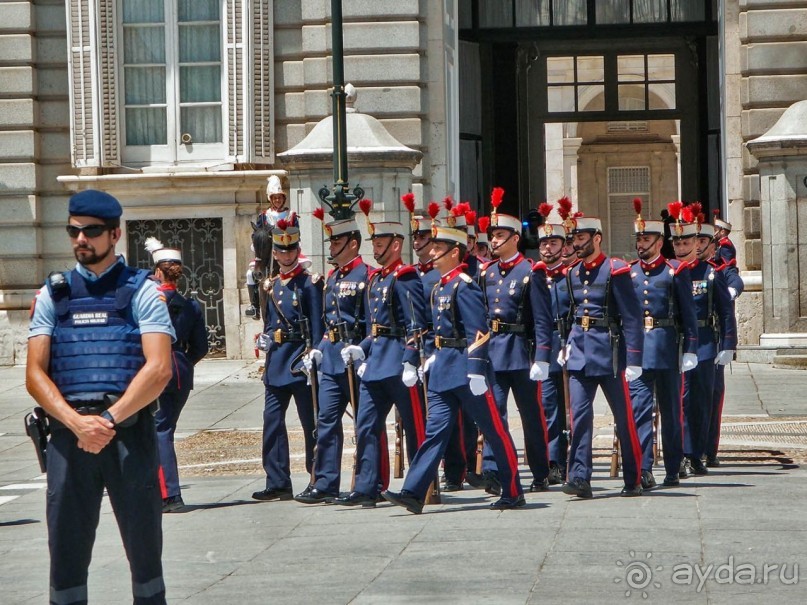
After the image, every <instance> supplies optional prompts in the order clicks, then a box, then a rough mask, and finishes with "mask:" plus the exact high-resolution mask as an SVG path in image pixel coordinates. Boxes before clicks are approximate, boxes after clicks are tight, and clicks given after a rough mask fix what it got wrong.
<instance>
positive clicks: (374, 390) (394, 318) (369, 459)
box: [335, 221, 426, 507]
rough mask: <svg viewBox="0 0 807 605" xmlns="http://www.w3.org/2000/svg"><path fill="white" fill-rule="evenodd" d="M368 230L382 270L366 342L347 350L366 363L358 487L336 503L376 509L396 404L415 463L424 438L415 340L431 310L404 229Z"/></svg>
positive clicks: (370, 302) (373, 284)
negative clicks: (406, 251)
mask: <svg viewBox="0 0 807 605" xmlns="http://www.w3.org/2000/svg"><path fill="white" fill-rule="evenodd" d="M368 226H369V230H370V236H371V240H372V243H373V257H374V258H375V261H376V262H377V263H378V264H379V265H380V267H381V268H380V269H377V270H373V271H371V273H370V278H369V283H368V285H367V288H366V291H367V309H368V313H367V333H368V334H367V337H366V338H365V339H364V340H363V341H362V342H361V344H360V346H356V345H347V346H345V347H344V348H343V349H342V357H343V359H345V361H346V362H347V357H348V356H351V357H352V358H353V359H354V361H355V360H359V361H363V362H364V363H363V364H362V365H361V367H360V368H359V376H360V377H361V388H360V395H359V414H358V418H357V419H356V428H357V437H358V438H357V443H356V461H357V462H356V477H355V485H354V488H353V491H351V492H350V493H349V494H347V495H345V496H343V497H339V498H337V499H336V500H335V502H336V503H337V504H343V505H346V506H357V505H361V506H363V507H375V504H376V499H377V497H378V495H379V490H378V487H379V468H380V457H386V458H387V459H389V452H388V451H387V450H386V449H383V450H382V449H381V446H380V444H381V440H380V438H379V436H380V435H381V434H382V433H386V418H387V415H388V414H389V412H390V409H391V408H392V404H393V403H394V404H395V406H396V407H397V409H398V412H399V414H400V416H401V421H402V423H403V428H404V434H405V436H406V453H407V456H408V458H409V461H410V462H411V461H412V459H413V458H414V456H415V452H417V449H418V447H419V446H420V444H421V443H422V442H423V439H424V438H425V431H426V419H425V417H424V413H425V409H424V407H423V401H422V399H421V396H420V393H419V392H418V388H417V386H416V385H417V382H418V373H417V367H418V365H419V364H420V360H419V353H418V350H417V349H416V348H415V341H416V339H417V338H418V337H419V335H420V333H421V332H422V331H423V330H425V329H426V311H425V302H424V296H423V285H422V282H421V281H420V279H419V278H418V274H417V271H416V269H415V267H413V266H412V265H404V264H403V261H402V260H401V251H402V248H403V244H404V238H405V232H404V227H403V225H402V224H401V223H397V222H391V221H389V222H378V223H369V221H368ZM384 444H385V446H386V441H384Z"/></svg>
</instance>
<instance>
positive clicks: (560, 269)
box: [546, 263, 566, 277]
mask: <svg viewBox="0 0 807 605" xmlns="http://www.w3.org/2000/svg"><path fill="white" fill-rule="evenodd" d="M565 273H566V265H564V264H563V263H558V264H557V265H555V266H554V267H552V268H551V269H549V268H547V270H546V276H547V277H558V276H559V275H564V274H565Z"/></svg>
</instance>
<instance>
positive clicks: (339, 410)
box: [294, 218, 389, 504]
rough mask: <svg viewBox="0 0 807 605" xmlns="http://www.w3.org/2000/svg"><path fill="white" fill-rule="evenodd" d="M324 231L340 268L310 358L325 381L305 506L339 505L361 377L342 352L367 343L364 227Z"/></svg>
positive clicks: (344, 224)
mask: <svg viewBox="0 0 807 605" xmlns="http://www.w3.org/2000/svg"><path fill="white" fill-rule="evenodd" d="M324 228H325V233H326V234H327V236H328V241H329V242H330V256H329V257H328V261H329V262H330V263H332V264H334V265H335V266H336V268H335V269H332V270H331V272H330V273H329V274H328V278H327V280H326V281H325V291H324V311H323V313H324V324H325V325H324V329H325V332H324V335H323V338H322V340H321V342H320V343H319V345H318V347H317V348H315V349H313V350H312V351H309V352H308V353H307V354H306V356H305V357H304V363H305V364H306V367H307V368H309V371H311V369H312V368H313V364H316V365H317V366H318V367H319V369H320V370H321V371H322V380H320V383H319V415H318V417H317V459H316V463H315V465H314V476H315V483H314V485H313V486H309V487H308V488H306V489H305V490H304V491H303V492H302V493H300V494H298V495H297V496H295V497H294V499H295V500H297V501H298V502H302V503H303V504H318V503H321V502H333V500H334V498H336V497H337V496H339V482H340V479H341V474H342V473H341V466H342V445H343V443H344V434H343V432H342V416H343V415H344V413H345V410H346V408H347V405H348V403H349V402H350V401H351V399H353V400H356V401H358V399H357V398H358V376H357V375H355V372H354V373H353V374H352V375H351V376H348V372H351V370H350V369H349V368H347V367H346V364H345V361H344V360H343V358H342V349H344V348H345V347H347V346H350V345H358V344H359V343H360V342H361V341H362V340H364V337H365V318H366V317H367V306H366V305H367V303H366V301H367V298H366V297H365V296H364V288H365V286H366V285H367V279H368V274H369V271H368V267H367V265H366V264H365V263H364V261H362V259H361V257H360V256H359V248H360V246H361V232H360V231H359V227H358V225H357V224H356V221H355V219H352V218H350V219H347V220H340V221H333V222H330V223H327V224H325V226H324ZM354 367H355V366H354ZM356 369H357V368H356ZM351 386H352V388H351ZM351 391H352V392H351ZM354 422H355V418H354ZM384 436H386V434H385V435H383V436H382V437H384ZM384 447H386V446H384ZM388 466H389V459H388V458H387V467H388Z"/></svg>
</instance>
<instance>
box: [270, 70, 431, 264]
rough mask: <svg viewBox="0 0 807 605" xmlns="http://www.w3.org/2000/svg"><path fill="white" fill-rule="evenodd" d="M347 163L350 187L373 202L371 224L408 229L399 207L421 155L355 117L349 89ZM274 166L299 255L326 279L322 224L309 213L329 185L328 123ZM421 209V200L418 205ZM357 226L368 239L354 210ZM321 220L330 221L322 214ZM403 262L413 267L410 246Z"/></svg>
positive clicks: (367, 256) (368, 255) (370, 120)
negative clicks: (283, 180) (285, 184)
mask: <svg viewBox="0 0 807 605" xmlns="http://www.w3.org/2000/svg"><path fill="white" fill-rule="evenodd" d="M346 88H347V89H352V94H351V92H349V93H348V95H349V96H348V100H347V104H348V109H347V157H348V166H349V171H350V187H351V189H352V188H353V187H356V186H357V185H358V186H361V188H362V189H364V192H365V198H369V199H371V200H372V201H373V209H372V212H371V215H370V218H371V220H374V221H382V220H388V221H399V222H402V223H403V224H404V225H407V224H408V223H409V216H408V213H407V212H406V209H405V208H404V207H403V205H402V204H401V195H403V194H404V193H406V192H407V191H410V190H411V189H412V171H413V170H414V169H415V167H416V166H417V165H418V164H419V163H420V161H421V158H422V157H423V154H422V153H421V152H420V151H416V150H414V149H410V148H409V147H406V146H405V145H403V144H402V143H400V142H399V141H398V140H397V139H396V138H395V137H393V136H392V135H391V134H390V133H389V132H388V131H387V129H386V128H384V125H383V124H381V122H379V121H378V120H377V119H375V118H374V117H372V116H370V115H367V114H364V113H359V112H357V111H356V110H355V108H354V107H353V103H355V100H356V94H355V89H353V87H352V86H351V85H349V84H348V86H347V87H346ZM277 157H278V160H279V161H280V162H281V163H282V164H283V167H284V168H286V169H287V170H288V172H289V206H290V209H291V210H293V211H295V212H297V214H298V215H299V217H300V231H301V234H302V249H303V252H304V253H305V254H306V256H308V258H309V259H310V260H311V261H312V267H311V270H312V271H316V272H320V273H327V271H328V269H329V268H330V267H329V265H328V264H327V260H326V257H327V255H328V247H327V245H326V244H325V243H324V241H323V240H324V234H323V230H322V223H321V222H320V221H319V220H318V219H316V218H314V216H313V215H312V212H313V210H314V208H317V207H319V206H321V202H320V199H319V190H320V189H321V188H322V187H323V186H324V187H330V186H332V185H333V127H332V125H331V117H330V116H329V117H327V118H324V119H323V120H321V121H320V122H319V123H317V125H316V126H314V128H313V130H311V132H310V133H309V134H308V136H307V137H305V139H303V140H302V141H300V143H299V144H297V145H295V146H294V147H293V148H292V149H290V150H288V151H284V152H283V153H279V154H278V156H277ZM418 206H420V207H424V206H425V203H424V200H422V199H418ZM356 213H357V215H356V221H357V222H358V224H359V227H360V228H361V229H362V232H363V233H364V234H365V235H364V237H367V235H366V233H367V225H366V220H365V218H364V215H363V214H362V213H361V211H360V210H359V209H358V207H356ZM325 220H326V221H329V220H331V217H330V216H329V215H328V214H327V208H326V214H325ZM404 251H405V255H404V261H405V262H412V260H413V259H412V246H411V242H409V241H408V240H407V242H406V244H405V245H404ZM362 252H363V256H364V260H365V261H366V262H368V263H369V264H375V263H373V256H372V251H371V249H370V246H369V245H364V246H362Z"/></svg>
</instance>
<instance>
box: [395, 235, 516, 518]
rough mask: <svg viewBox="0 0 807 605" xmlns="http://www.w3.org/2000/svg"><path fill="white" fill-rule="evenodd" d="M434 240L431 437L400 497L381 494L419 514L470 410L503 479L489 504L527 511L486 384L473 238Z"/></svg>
mask: <svg viewBox="0 0 807 605" xmlns="http://www.w3.org/2000/svg"><path fill="white" fill-rule="evenodd" d="M432 239H433V240H434V247H433V248H432V258H433V259H434V265H435V267H437V269H438V270H439V271H440V273H441V275H442V277H441V278H440V283H439V285H438V286H437V288H436V290H435V291H434V294H433V296H432V321H433V324H434V330H435V346H436V351H435V352H434V353H433V354H432V355H431V356H430V357H429V359H428V360H427V363H426V368H425V369H426V371H428V372H429V419H428V422H427V424H426V440H425V441H424V442H423V444H422V445H421V446H420V449H419V450H418V453H417V455H416V456H415V459H414V460H413V461H412V464H411V466H410V468H409V472H408V473H407V475H406V479H405V480H404V485H403V489H402V490H401V492H400V493H396V492H391V491H385V492H383V494H382V495H383V496H384V498H385V499H386V500H388V501H390V502H392V503H393V504H396V505H399V506H403V507H405V508H406V509H407V510H408V511H410V512H413V513H415V514H420V513H421V512H422V511H423V502H424V499H425V496H426V492H427V491H428V488H429V485H430V484H431V482H432V480H433V479H434V475H435V472H436V471H437V467H438V466H439V464H440V458H441V457H442V455H443V450H444V449H445V447H446V442H447V440H448V437H449V434H450V432H451V425H452V424H453V423H454V422H455V421H456V417H457V412H458V410H459V409H460V408H467V409H468V411H469V412H470V413H471V416H472V417H473V419H474V420H475V421H476V423H477V424H478V425H479V427H480V428H481V429H482V432H483V434H484V435H485V438H486V439H487V441H488V443H489V444H490V446H491V448H492V449H493V452H494V454H495V456H496V463H497V465H498V468H499V474H500V476H501V480H502V497H501V498H500V499H499V500H497V501H496V502H494V503H493V504H491V506H490V507H491V508H492V509H495V510H502V509H508V508H516V507H520V506H523V505H524V504H525V500H524V495H523V491H522V488H521V483H520V482H519V479H518V462H517V459H516V449H515V445H514V444H513V439H512V438H511V437H510V433H508V432H507V431H506V430H505V428H504V426H503V425H502V423H501V419H500V416H499V413H498V410H497V409H496V402H495V401H494V399H493V396H492V394H491V392H490V387H489V385H490V382H491V378H492V371H491V370H492V369H491V367H490V363H489V359H488V342H489V340H490V332H489V331H488V326H487V322H486V316H485V304H484V301H483V299H482V292H481V290H480V288H479V286H477V285H476V284H475V283H474V281H473V280H472V279H471V278H470V276H468V275H467V274H465V273H464V272H463V269H462V266H461V261H462V259H463V258H464V257H465V253H466V250H465V246H466V244H467V241H468V240H467V237H466V234H465V232H464V231H461V230H459V229H452V228H450V227H437V226H435V227H434V230H433V232H432Z"/></svg>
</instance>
